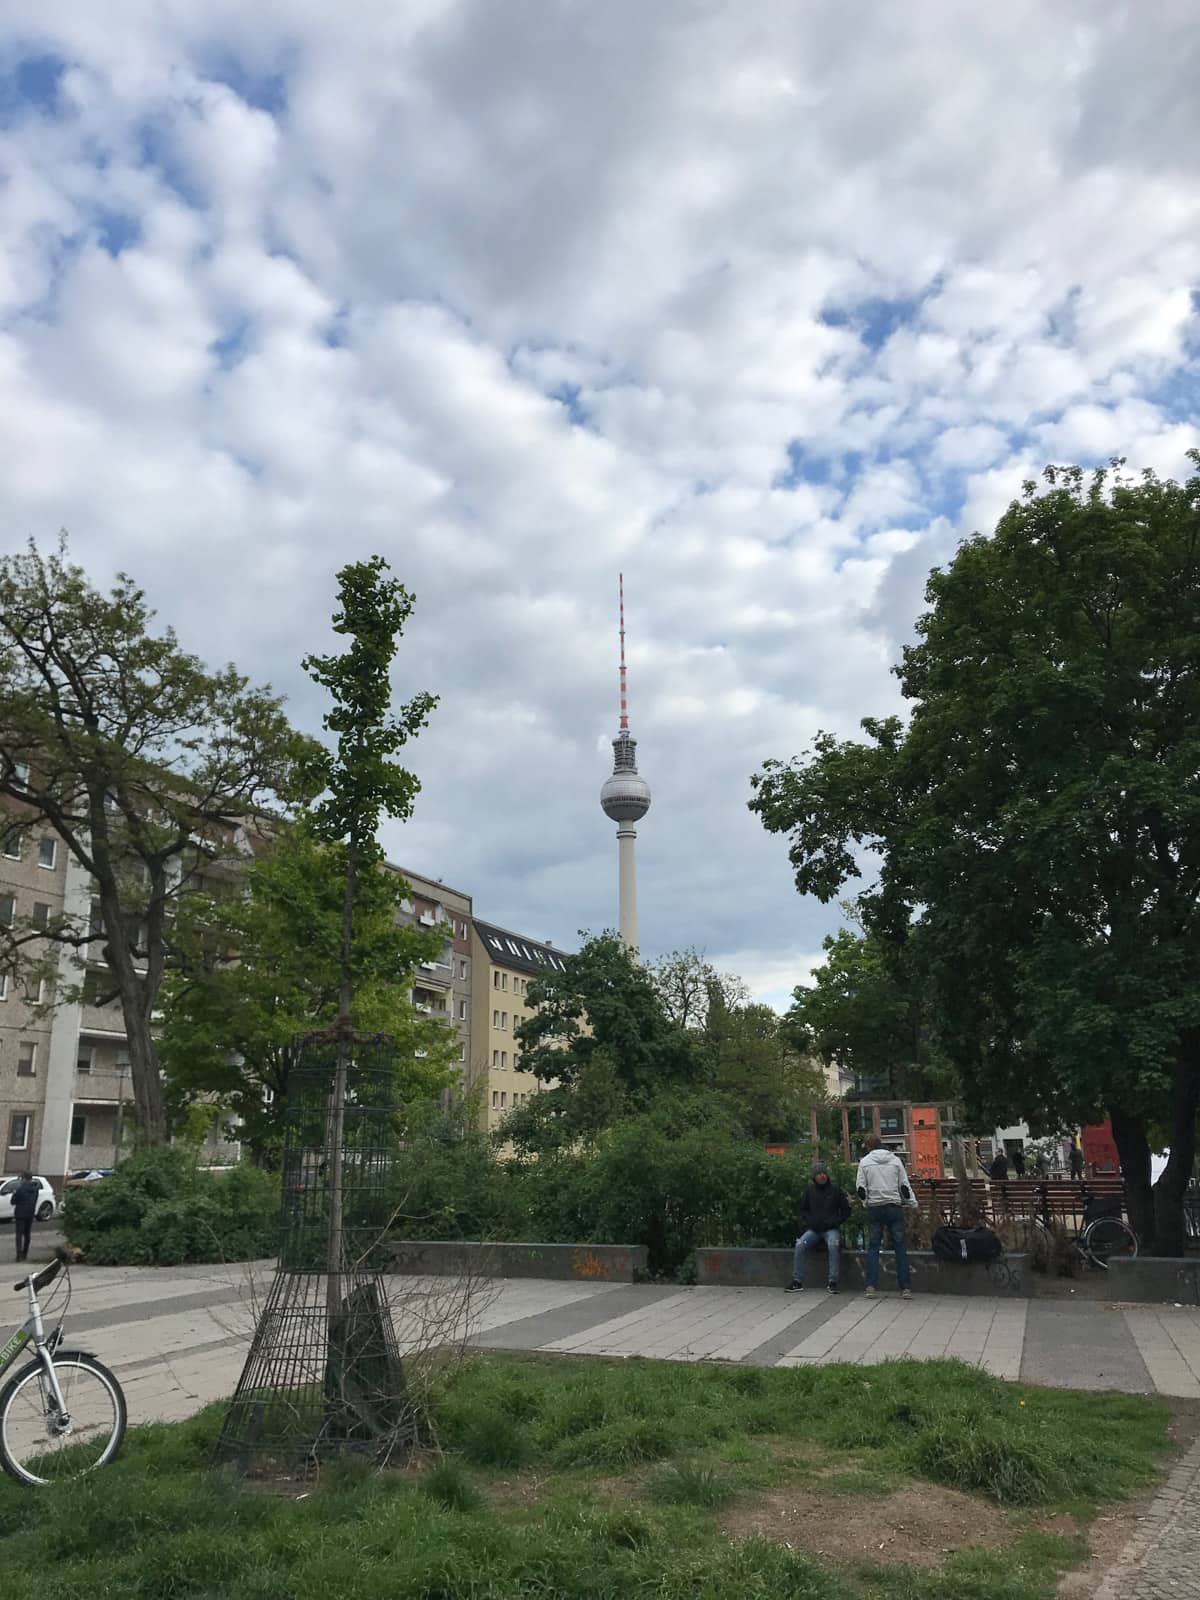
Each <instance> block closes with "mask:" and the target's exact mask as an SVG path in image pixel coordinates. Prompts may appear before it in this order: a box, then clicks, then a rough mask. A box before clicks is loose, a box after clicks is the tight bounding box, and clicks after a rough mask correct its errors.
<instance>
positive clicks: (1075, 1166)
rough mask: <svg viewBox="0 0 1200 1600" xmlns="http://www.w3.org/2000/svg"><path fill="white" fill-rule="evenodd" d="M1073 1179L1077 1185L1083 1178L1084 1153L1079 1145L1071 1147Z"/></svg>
mask: <svg viewBox="0 0 1200 1600" xmlns="http://www.w3.org/2000/svg"><path fill="white" fill-rule="evenodd" d="M1071 1177H1072V1179H1073V1180H1074V1181H1075V1182H1076V1183H1079V1182H1080V1180H1081V1179H1082V1177H1083V1151H1082V1150H1081V1149H1080V1148H1079V1146H1078V1145H1077V1144H1073V1145H1072V1146H1071Z"/></svg>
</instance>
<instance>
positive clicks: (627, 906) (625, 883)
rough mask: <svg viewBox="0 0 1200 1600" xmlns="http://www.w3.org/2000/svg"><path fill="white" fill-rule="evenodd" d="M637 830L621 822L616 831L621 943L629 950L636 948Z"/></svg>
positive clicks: (629, 824)
mask: <svg viewBox="0 0 1200 1600" xmlns="http://www.w3.org/2000/svg"><path fill="white" fill-rule="evenodd" d="M636 843H637V829H636V828H635V827H634V825H633V823H632V822H623V823H622V824H621V826H620V827H619V828H618V829H617V863H618V865H617V870H618V874H619V882H618V894H619V896H620V911H619V917H620V930H621V943H622V944H623V945H625V946H626V947H627V948H628V949H630V950H636V949H637V948H638V907H637V862H636V860H635V857H634V853H633V851H634V846H635V845H636Z"/></svg>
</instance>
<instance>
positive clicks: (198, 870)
mask: <svg viewBox="0 0 1200 1600" xmlns="http://www.w3.org/2000/svg"><path fill="white" fill-rule="evenodd" d="M153 616H154V613H153V612H152V611H151V610H150V609H149V608H148V607H147V605H146V601H145V596H144V594H143V592H142V590H140V589H139V588H137V587H136V585H135V584H134V583H133V581H132V579H130V578H128V577H125V576H123V575H121V576H119V577H118V579H117V582H116V583H115V585H114V586H113V588H112V589H111V591H110V592H109V593H108V594H101V593H100V592H99V591H98V590H96V589H94V588H93V587H92V586H91V584H90V583H89V582H88V580H87V578H86V576H85V574H84V572H83V570H82V569H81V568H80V567H78V566H74V565H72V564H71V563H70V561H69V560H68V558H67V549H66V543H65V540H64V541H62V542H60V545H59V547H58V549H57V550H56V551H55V552H54V553H53V554H50V555H45V556H44V555H42V554H41V553H40V552H39V550H38V549H37V547H36V545H34V544H32V543H31V544H30V546H29V548H28V551H27V552H26V553H25V554H23V555H17V556H7V557H4V558H0V707H2V708H3V709H2V712H0V796H2V797H3V799H4V801H5V802H6V805H5V822H6V825H7V828H8V830H9V832H10V833H13V832H15V833H16V834H17V836H18V837H20V836H22V835H29V834H35V833H36V834H44V833H46V832H47V830H50V831H52V832H53V833H54V834H55V835H57V837H58V839H59V840H61V842H62V844H63V846H64V848H65V849H66V850H67V852H69V855H70V857H72V858H73V860H74V861H75V862H76V863H77V864H78V866H79V867H80V868H82V871H83V872H84V873H86V874H87V876H88V878H89V879H90V880H91V900H92V904H91V905H90V906H89V905H84V906H75V907H72V906H70V905H68V908H67V911H66V912H65V913H64V914H63V915H61V916H58V917H55V918H53V919H51V920H50V921H49V922H48V923H46V924H43V925H41V926H35V925H31V924H29V923H27V922H23V921H22V920H21V919H20V918H17V919H16V920H15V921H14V922H13V924H12V926H10V927H6V928H3V929H0V969H2V970H5V971H8V972H9V973H14V972H20V971H21V970H22V969H23V968H24V969H26V970H28V969H30V968H31V967H32V968H35V969H38V970H39V973H40V975H45V974H46V973H49V975H50V976H51V978H52V979H53V983H54V987H55V989H56V992H57V995H58V997H59V998H64V997H69V996H71V995H72V994H78V993H79V992H81V990H82V982H81V981H79V980H80V979H81V975H82V967H81V963H82V959H83V952H84V951H85V950H86V949H88V948H89V947H90V949H91V951H92V952H93V953H94V952H95V951H96V950H97V948H99V949H102V951H103V958H104V976H103V980H102V982H101V984H100V986H99V989H98V990H97V991H96V992H95V993H94V994H92V995H91V998H93V999H95V1000H98V1001H104V1000H107V999H113V998H115V999H119V1001H120V1005H121V1013H122V1017H123V1021H124V1027H125V1034H126V1038H127V1040H128V1048H129V1060H130V1069H131V1076H132V1085H133V1095H134V1101H135V1105H136V1111H137V1121H138V1131H139V1136H140V1137H141V1138H142V1139H143V1140H145V1141H147V1142H149V1143H160V1142H162V1141H163V1140H165V1138H166V1136H167V1122H166V1115H165V1110H164V1104H163V1093H162V1084H161V1076H160V1072H159V1061H158V1051H157V1048H156V1045H155V1039H154V1029H153V1019H154V1015H155V1012H156V1010H157V1007H158V1001H159V994H160V990H161V988H162V983H163V979H164V976H165V974H166V973H167V971H168V969H169V968H170V966H171V964H172V962H173V960H174V954H175V943H174V939H175V934H174V930H175V925H176V922H177V920H178V918H179V917H180V916H181V915H183V914H184V912H185V905H186V901H187V898H188V896H189V895H190V894H192V893H193V892H194V891H196V890H197V888H198V887H200V886H201V885H202V884H203V883H204V882H205V881H206V880H207V881H210V882H211V881H212V880H213V879H214V878H217V877H219V876H220V875H221V874H222V872H223V871H225V870H227V869H228V868H229V867H230V866H231V865H232V864H235V863H236V862H237V861H238V860H239V859H242V858H243V857H244V853H245V848H246V846H245V841H244V830H245V828H246V826H247V824H251V825H252V824H253V820H254V818H255V817H256V815H257V814H258V813H260V812H261V811H262V810H264V809H272V810H276V811H278V810H279V809H281V808H283V807H285V806H286V805H287V803H288V802H289V801H290V800H291V799H292V798H294V796H295V794H296V786H295V777H296V762H297V758H298V757H301V756H302V755H303V754H304V748H305V747H304V743H303V741H301V740H300V739H299V738H298V736H297V735H296V734H295V733H294V732H293V731H292V729H291V728H290V727H289V725H288V723H287V721H286V719H285V717H284V715H283V710H282V701H281V699H280V698H279V697H278V696H276V695H274V694H272V693H271V692H270V690H269V689H268V688H259V689H255V688H251V687H250V686H249V683H248V680H247V679H246V678H244V677H243V676H242V675H241V674H240V673H239V672H237V671H236V670H235V669H234V668H233V667H232V666H229V667H224V668H222V669H220V670H218V671H215V672H214V671H210V670H209V669H207V668H206V667H204V666H203V665H202V663H201V662H200V661H198V660H197V658H196V657H195V656H192V655H189V654H188V653H187V652H186V651H185V650H183V649H181V647H180V645H179V642H178V640H177V639H176V637H175V634H174V633H173V632H172V631H171V629H169V628H168V629H166V630H165V631H164V632H161V633H155V632H152V631H151V623H152V620H153ZM73 956H74V957H76V958H77V959H76V960H72V957H73Z"/></svg>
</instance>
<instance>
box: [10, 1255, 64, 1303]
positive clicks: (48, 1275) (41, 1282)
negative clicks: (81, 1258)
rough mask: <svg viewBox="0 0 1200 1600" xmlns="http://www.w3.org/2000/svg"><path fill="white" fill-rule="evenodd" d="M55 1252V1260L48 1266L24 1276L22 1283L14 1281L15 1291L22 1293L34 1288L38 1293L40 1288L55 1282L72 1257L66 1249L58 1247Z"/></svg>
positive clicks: (35, 1292)
mask: <svg viewBox="0 0 1200 1600" xmlns="http://www.w3.org/2000/svg"><path fill="white" fill-rule="evenodd" d="M54 1254H55V1260H53V1261H52V1262H51V1263H50V1265H49V1266H48V1267H43V1268H42V1270H41V1271H40V1272H38V1273H31V1274H30V1275H29V1277H28V1278H22V1279H21V1281H20V1283H14V1284H13V1289H14V1291H15V1292H16V1293H17V1294H20V1292H21V1290H22V1289H29V1288H32V1290H33V1292H34V1294H37V1292H38V1290H39V1289H44V1288H45V1287H46V1285H47V1284H48V1283H53V1282H54V1280H55V1278H57V1277H58V1275H59V1273H60V1272H61V1271H62V1269H63V1268H64V1267H69V1266H70V1264H71V1258H70V1256H69V1255H68V1254H67V1252H66V1251H65V1250H63V1249H58V1250H56V1251H55V1252H54Z"/></svg>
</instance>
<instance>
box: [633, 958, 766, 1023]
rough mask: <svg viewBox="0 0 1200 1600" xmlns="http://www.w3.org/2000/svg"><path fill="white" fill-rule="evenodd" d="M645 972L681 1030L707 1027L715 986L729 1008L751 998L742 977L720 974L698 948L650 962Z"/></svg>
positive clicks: (647, 963)
mask: <svg viewBox="0 0 1200 1600" xmlns="http://www.w3.org/2000/svg"><path fill="white" fill-rule="evenodd" d="M645 969H646V971H647V972H648V973H649V974H650V979H651V981H652V982H653V984H654V987H655V988H656V989H657V990H658V993H659V997H660V998H661V1000H662V1003H663V1008H664V1010H665V1011H666V1014H667V1016H668V1018H669V1019H670V1020H671V1021H672V1022H674V1023H678V1025H679V1026H680V1027H681V1028H703V1027H704V1025H705V1022H706V1021H707V1020H708V1005H709V997H710V995H711V994H712V993H713V992H714V985H715V990H716V993H717V994H718V995H719V996H720V999H721V1001H722V1002H723V1004H724V1005H725V1006H726V1007H729V1006H741V1005H745V1004H746V1003H747V1001H748V1000H749V999H750V991H749V989H748V988H747V987H746V984H745V983H744V982H743V980H742V979H741V978H739V977H737V976H736V975H735V974H734V973H732V972H718V971H717V969H716V967H714V966H713V964H712V962H711V961H706V960H705V959H704V957H703V956H702V955H701V953H700V952H699V951H698V950H696V949H695V948H689V949H687V950H673V951H672V952H671V953H670V955H665V956H660V957H659V958H658V960H657V961H647V962H646V963H645Z"/></svg>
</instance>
